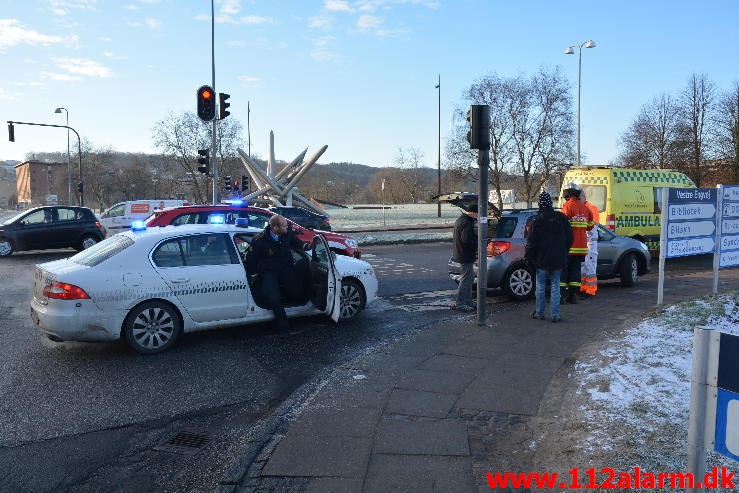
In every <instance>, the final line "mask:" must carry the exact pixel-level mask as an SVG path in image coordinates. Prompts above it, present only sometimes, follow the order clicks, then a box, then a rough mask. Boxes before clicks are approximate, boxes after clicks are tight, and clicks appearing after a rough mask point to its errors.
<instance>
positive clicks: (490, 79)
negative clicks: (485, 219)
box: [447, 68, 574, 208]
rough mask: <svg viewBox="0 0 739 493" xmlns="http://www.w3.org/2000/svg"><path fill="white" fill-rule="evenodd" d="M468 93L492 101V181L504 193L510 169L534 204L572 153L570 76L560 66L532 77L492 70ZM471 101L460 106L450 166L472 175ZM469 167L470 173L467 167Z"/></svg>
mask: <svg viewBox="0 0 739 493" xmlns="http://www.w3.org/2000/svg"><path fill="white" fill-rule="evenodd" d="M464 99H465V101H466V102H469V103H470V104H487V105H489V106H490V117H491V118H490V120H491V121H490V140H491V152H490V173H489V176H490V184H491V185H492V189H493V190H495V191H496V192H497V193H498V197H499V200H498V207H500V208H502V207H503V204H502V202H501V200H500V197H501V193H500V192H501V189H502V187H503V185H504V184H505V182H506V181H507V177H508V176H509V175H510V174H518V175H521V176H522V183H523V186H524V196H525V197H526V200H527V202H529V204H530V203H531V202H532V201H533V199H534V197H535V196H536V194H537V193H538V191H539V189H540V188H541V186H542V185H543V184H544V183H546V181H547V180H548V179H549V177H550V175H551V174H552V173H554V172H556V171H557V170H558V169H559V168H560V167H562V165H563V163H566V162H567V161H568V160H569V159H570V158H571V157H572V146H573V136H574V124H573V115H572V99H571V96H570V95H569V91H568V83H567V80H566V79H565V78H564V77H563V76H562V74H561V73H560V71H559V70H558V69H555V70H546V69H543V68H542V69H540V70H539V71H538V72H537V73H536V74H534V75H533V76H531V77H525V76H522V75H519V76H516V77H509V78H502V77H499V76H498V75H495V74H493V75H488V76H485V77H483V78H482V79H480V80H479V81H477V82H475V83H474V84H473V85H472V86H471V87H470V89H469V90H468V91H466V93H465V96H464ZM466 112H467V107H466V106H465V107H464V108H457V110H456V112H455V123H456V124H455V127H454V134H453V136H452V138H451V139H450V140H449V141H448V143H447V162H448V163H450V164H449V167H450V168H451V169H455V170H458V171H461V172H463V173H464V174H466V176H468V177H472V176H473V175H475V174H476V173H474V172H473V169H472V166H473V163H474V158H475V156H476V153H474V152H472V151H471V150H470V149H469V144H468V143H467V141H466V134H467V130H468V129H469V125H468V123H467V122H466V116H465V115H466ZM465 171H466V173H465Z"/></svg>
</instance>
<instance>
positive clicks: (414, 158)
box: [394, 147, 428, 204]
mask: <svg viewBox="0 0 739 493" xmlns="http://www.w3.org/2000/svg"><path fill="white" fill-rule="evenodd" d="M422 159H423V152H421V150H420V149H418V148H416V147H410V148H408V149H403V148H399V149H398V153H397V154H396V155H395V159H394V163H395V165H396V166H398V167H399V168H400V173H399V176H398V178H399V179H400V183H401V185H402V186H403V188H404V189H405V191H406V192H407V194H408V196H409V197H410V199H411V201H412V202H413V203H414V204H416V203H418V200H419V198H420V195H421V193H422V192H423V190H424V187H426V185H427V182H428V175H427V173H426V170H425V169H424V168H425V166H423V164H421V160H422Z"/></svg>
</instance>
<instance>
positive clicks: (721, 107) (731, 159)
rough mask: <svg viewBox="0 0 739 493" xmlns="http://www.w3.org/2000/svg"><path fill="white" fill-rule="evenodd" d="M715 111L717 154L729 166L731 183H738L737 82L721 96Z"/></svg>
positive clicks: (738, 102)
mask: <svg viewBox="0 0 739 493" xmlns="http://www.w3.org/2000/svg"><path fill="white" fill-rule="evenodd" d="M716 113H717V114H716V128H715V135H716V151H717V155H718V157H719V158H720V159H722V160H724V161H726V163H728V165H729V166H730V168H731V177H732V183H739V83H737V82H735V83H734V86H733V87H732V88H731V90H729V91H728V92H726V93H724V94H723V95H722V96H721V98H720V100H719V102H718V107H717V112H716Z"/></svg>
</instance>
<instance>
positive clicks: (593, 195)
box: [582, 185, 606, 212]
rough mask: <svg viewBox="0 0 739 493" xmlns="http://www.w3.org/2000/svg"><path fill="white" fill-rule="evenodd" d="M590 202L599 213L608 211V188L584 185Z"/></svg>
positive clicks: (583, 187)
mask: <svg viewBox="0 0 739 493" xmlns="http://www.w3.org/2000/svg"><path fill="white" fill-rule="evenodd" d="M582 189H583V190H584V191H585V197H587V199H588V202H590V203H591V204H593V205H594V206H596V207H597V208H598V212H603V211H605V210H606V187H605V186H604V185H583V186H582Z"/></svg>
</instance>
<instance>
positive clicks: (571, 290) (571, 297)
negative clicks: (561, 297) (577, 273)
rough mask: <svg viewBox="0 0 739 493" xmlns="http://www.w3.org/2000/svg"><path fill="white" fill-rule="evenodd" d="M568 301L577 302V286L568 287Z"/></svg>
mask: <svg viewBox="0 0 739 493" xmlns="http://www.w3.org/2000/svg"><path fill="white" fill-rule="evenodd" d="M567 303H571V304H573V305H575V304H577V288H576V287H574V286H570V287H568V288H567Z"/></svg>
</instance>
